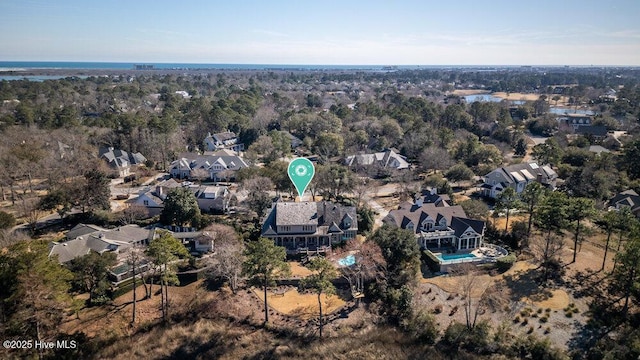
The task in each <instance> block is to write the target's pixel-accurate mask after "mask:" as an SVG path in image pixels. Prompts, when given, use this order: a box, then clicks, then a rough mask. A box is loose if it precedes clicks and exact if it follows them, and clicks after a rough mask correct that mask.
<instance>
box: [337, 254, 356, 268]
mask: <svg viewBox="0 0 640 360" xmlns="http://www.w3.org/2000/svg"><path fill="white" fill-rule="evenodd" d="M355 263H356V257H355V255H353V254H351V255H347V256H345V257H343V258H342V259H340V260H338V265H340V266H351V265H353V264H355Z"/></svg>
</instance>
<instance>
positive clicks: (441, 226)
mask: <svg viewBox="0 0 640 360" xmlns="http://www.w3.org/2000/svg"><path fill="white" fill-rule="evenodd" d="M383 222H384V223H386V224H390V225H393V226H397V227H399V228H402V229H407V230H410V231H412V232H413V233H414V234H415V235H416V238H417V241H418V244H419V245H420V247H421V248H424V249H426V248H436V249H442V248H454V249H456V250H468V249H475V248H478V247H480V246H482V243H483V240H484V229H485V223H484V221H479V220H472V219H469V218H467V215H466V214H465V212H464V210H463V209H462V207H461V206H459V205H454V206H440V207H439V206H436V204H434V203H423V204H421V205H418V204H416V203H413V204H412V203H409V202H405V203H402V204H400V207H399V208H398V209H396V210H392V211H390V212H389V214H388V215H387V216H386V217H385V218H384V219H383Z"/></svg>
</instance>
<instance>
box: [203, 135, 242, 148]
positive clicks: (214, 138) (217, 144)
mask: <svg viewBox="0 0 640 360" xmlns="http://www.w3.org/2000/svg"><path fill="white" fill-rule="evenodd" d="M204 149H205V151H218V150H223V149H228V150H231V151H235V152H236V153H239V152H240V151H244V144H241V143H238V136H236V134H235V133H233V132H231V131H225V132H221V133H217V134H211V133H208V134H207V137H206V138H204Z"/></svg>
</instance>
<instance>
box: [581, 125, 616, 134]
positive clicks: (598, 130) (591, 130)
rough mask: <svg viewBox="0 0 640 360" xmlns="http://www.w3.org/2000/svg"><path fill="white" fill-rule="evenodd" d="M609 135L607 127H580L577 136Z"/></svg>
mask: <svg viewBox="0 0 640 360" xmlns="http://www.w3.org/2000/svg"><path fill="white" fill-rule="evenodd" d="M607 133H608V130H607V127H606V126H601V125H599V126H580V127H578V128H577V129H576V134H580V135H593V136H606V135H607Z"/></svg>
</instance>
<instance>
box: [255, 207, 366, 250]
mask: <svg viewBox="0 0 640 360" xmlns="http://www.w3.org/2000/svg"><path fill="white" fill-rule="evenodd" d="M357 231H358V221H357V218H356V209H355V207H353V206H341V205H337V204H334V203H331V202H327V201H322V202H280V201H279V202H275V203H274V204H273V207H272V208H271V210H270V211H269V213H268V214H267V216H266V217H265V220H264V222H263V226H262V236H264V237H267V238H270V239H273V240H274V241H275V243H276V245H278V246H283V247H285V248H286V249H287V252H288V253H290V254H295V253H304V252H327V251H330V250H331V245H332V244H337V243H340V242H342V241H345V240H349V239H353V238H355V236H356V233H357Z"/></svg>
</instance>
